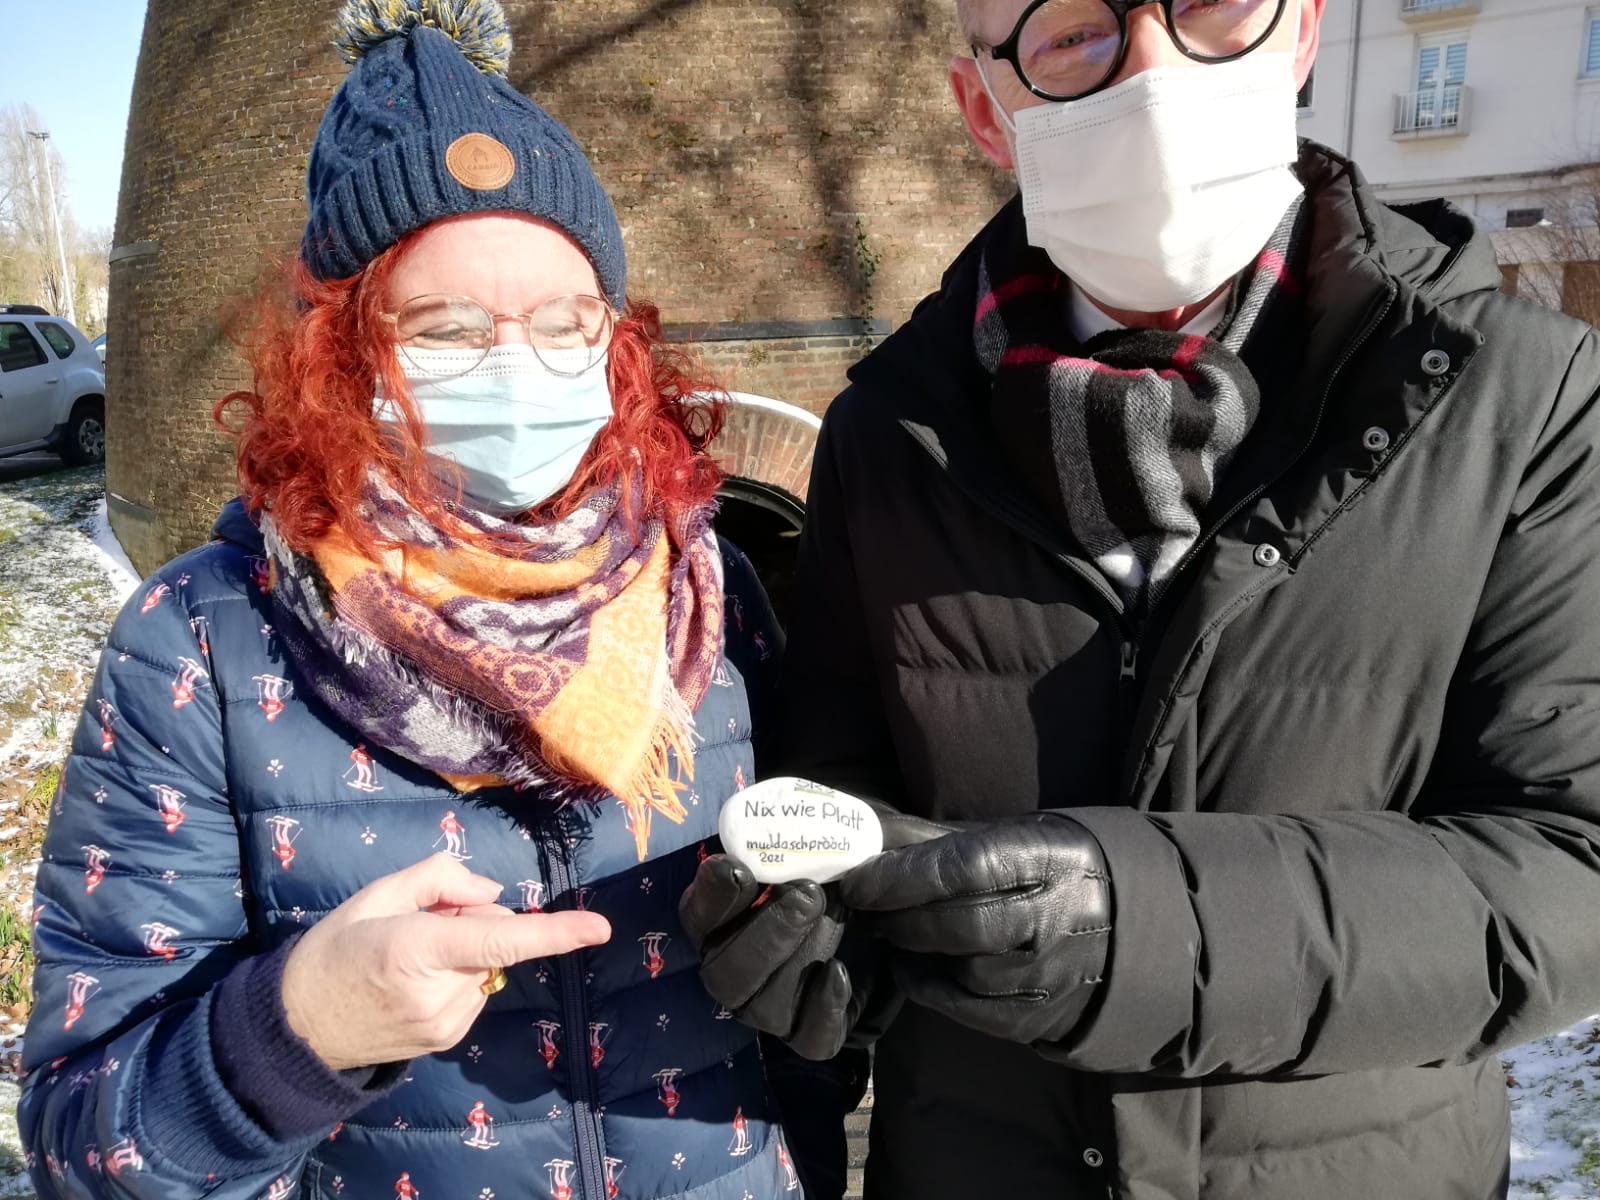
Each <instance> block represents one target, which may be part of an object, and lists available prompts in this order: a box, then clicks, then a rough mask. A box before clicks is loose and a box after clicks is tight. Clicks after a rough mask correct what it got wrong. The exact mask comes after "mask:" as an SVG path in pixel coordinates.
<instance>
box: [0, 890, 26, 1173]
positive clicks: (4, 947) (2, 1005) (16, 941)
mask: <svg viewBox="0 0 1600 1200" xmlns="http://www.w3.org/2000/svg"><path fill="white" fill-rule="evenodd" d="M32 981H33V939H32V938H30V937H29V936H28V926H27V923H26V922H25V921H23V919H22V918H21V917H19V916H18V915H17V912H16V910H15V909H14V908H12V907H11V905H9V904H6V905H0V1009H9V1010H13V1011H21V1010H23V1009H25V1008H26V1007H27V1004H28V1000H29V991H28V989H29V985H30V984H31V983H32ZM3 1169H4V1168H3V1166H0V1170H3Z"/></svg>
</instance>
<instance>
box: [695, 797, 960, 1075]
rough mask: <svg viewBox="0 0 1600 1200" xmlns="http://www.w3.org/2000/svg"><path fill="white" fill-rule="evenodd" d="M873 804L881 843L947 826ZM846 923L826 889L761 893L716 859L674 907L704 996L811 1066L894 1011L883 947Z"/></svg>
mask: <svg viewBox="0 0 1600 1200" xmlns="http://www.w3.org/2000/svg"><path fill="white" fill-rule="evenodd" d="M872 807H873V808H874V810H875V811H877V813H878V815H879V819H880V820H882V822H883V840H884V845H885V846H906V845H911V844H913V843H915V842H918V841H923V840H926V839H929V838H936V837H939V836H941V835H943V834H945V833H947V832H949V830H950V829H951V828H952V827H951V826H948V825H939V824H936V823H934V822H931V821H923V820H920V819H918V818H915V817H906V816H902V815H901V814H899V813H897V812H894V811H893V810H892V809H889V808H886V807H884V806H881V805H878V804H875V803H874V804H873V805H872ZM846 917H847V913H846V910H845V908H844V906H843V905H842V904H841V903H840V902H839V899H838V889H837V887H836V886H835V885H833V884H829V885H827V886H826V887H823V886H822V885H820V884H817V883H813V882H811V881H809V880H797V881H795V882H793V883H778V884H772V885H770V887H769V886H768V885H766V884H762V883H757V882H756V880H755V878H754V877H753V876H752V875H751V874H750V871H749V869H748V868H746V867H744V866H741V865H740V864H739V863H736V862H734V861H733V860H732V859H730V858H728V857H727V856H726V855H721V854H716V855H712V856H711V857H710V858H707V859H706V860H705V861H704V862H703V863H701V864H700V869H699V871H698V872H697V873H696V874H695V878H694V882H693V883H691V884H690V885H689V888H688V890H687V891H685V892H684V894H683V898H682V899H681V900H679V902H678V919H679V921H681V922H682V924H683V929H684V932H685V933H686V934H688V936H689V940H690V941H691V942H692V943H693V944H694V947H695V949H696V950H698V951H699V953H700V978H701V979H702V980H703V981H704V983H705V985H706V990H707V991H709V992H710V993H711V994H712V996H714V997H715V998H716V999H717V1000H718V1001H720V1002H721V1003H722V1004H723V1005H724V1006H725V1007H727V1008H728V1009H729V1010H730V1011H731V1012H732V1013H733V1015H734V1016H735V1017H737V1018H738V1019H739V1020H741V1021H743V1022H744V1023H745V1024H746V1025H751V1026H754V1027H755V1028H756V1029H760V1030H762V1031H763V1032H766V1033H770V1034H773V1035H774V1036H776V1037H780V1038H782V1039H783V1040H784V1041H786V1042H788V1043H789V1045H790V1046H792V1047H793V1048H794V1050H795V1052H796V1053H797V1054H800V1055H802V1056H804V1057H806V1058H810V1059H817V1060H822V1059H828V1058H832V1057H833V1056H834V1055H836V1054H838V1053H839V1051H840V1050H841V1049H842V1048H843V1047H844V1045H845V1042H846V1038H847V1037H848V1036H849V1035H850V1034H851V1033H852V1032H855V1033H856V1034H857V1035H858V1037H860V1038H863V1039H870V1038H871V1037H872V1036H875V1035H876V1034H877V1033H880V1032H882V1029H883V1028H884V1027H886V1026H887V1025H888V1022H889V1021H890V1020H891V1019H892V1018H893V1015H894V1012H895V1010H896V1009H897V1008H898V1006H899V996H898V993H897V992H895V991H894V989H893V988H892V986H891V983H890V973H889V965H888V962H887V955H886V954H885V948H884V947H883V946H882V945H881V943H877V942H875V940H874V939H873V938H872V936H871V934H870V932H869V931H867V930H865V929H860V930H856V929H851V928H850V923H849V922H848V921H847V920H846Z"/></svg>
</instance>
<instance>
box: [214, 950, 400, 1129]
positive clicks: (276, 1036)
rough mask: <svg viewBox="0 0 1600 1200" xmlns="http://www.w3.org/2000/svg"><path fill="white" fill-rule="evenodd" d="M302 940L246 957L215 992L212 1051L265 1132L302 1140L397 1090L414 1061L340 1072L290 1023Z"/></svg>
mask: <svg viewBox="0 0 1600 1200" xmlns="http://www.w3.org/2000/svg"><path fill="white" fill-rule="evenodd" d="M298 941H299V935H296V936H295V937H293V938H290V939H289V940H288V941H287V942H285V943H284V944H283V945H281V946H279V947H278V948H277V949H276V950H273V951H272V952H271V953H268V954H260V955H257V956H255V957H254V958H249V959H246V960H245V961H244V962H242V963H240V964H239V965H238V966H237V967H236V968H234V970H233V971H232V972H231V973H229V974H228V975H227V977H226V978H224V979H223V980H222V982H221V983H220V984H218V985H217V987H216V988H215V989H214V990H213V992H212V999H211V1004H212V1010H211V1053H212V1055H213V1057H214V1058H215V1059H216V1063H217V1073H218V1074H219V1075H220V1076H221V1077H222V1081H223V1083H224V1084H225V1085H226V1086H227V1088H228V1090H229V1091H230V1092H231V1093H232V1094H233V1096H234V1098H235V1099H236V1100H237V1101H238V1102H239V1106H240V1107H241V1108H242V1109H244V1110H245V1112H247V1113H248V1114H249V1115H250V1116H251V1117H252V1118H254V1120H255V1121H256V1123H257V1124H259V1125H260V1126H261V1129H262V1130H263V1132H265V1133H266V1134H267V1135H268V1136H269V1137H271V1138H272V1139H274V1140H275V1141H279V1142H290V1143H292V1142H300V1141H304V1140H305V1139H306V1138H308V1137H311V1136H312V1135H315V1134H319V1133H326V1132H327V1131H328V1130H330V1129H332V1128H333V1126H334V1125H336V1124H337V1123H338V1122H340V1121H342V1120H343V1119H345V1118H346V1117H348V1116H350V1115H351V1114H353V1113H356V1112H358V1111H360V1110H361V1109H363V1108H365V1107H366V1106H367V1105H368V1104H370V1103H371V1102H372V1101H373V1100H375V1099H377V1098H378V1097H379V1096H382V1095H384V1094H385V1093H387V1092H389V1091H392V1090H393V1089H394V1088H395V1087H396V1086H398V1084H399V1083H400V1081H401V1079H402V1078H403V1077H404V1075H405V1070H406V1067H407V1066H408V1065H409V1064H407V1063H392V1064H388V1065H385V1066H379V1067H364V1068H361V1069H359V1070H353V1071H336V1070H334V1069H333V1068H331V1067H329V1066H328V1065H327V1064H326V1063H324V1062H323V1061H322V1059H321V1058H319V1057H318V1056H317V1052H316V1051H315V1050H313V1049H312V1048H311V1045H310V1043H308V1042H307V1041H306V1040H305V1039H304V1038H302V1037H300V1036H299V1035H298V1034H297V1033H295V1031H294V1030H293V1029H292V1028H290V1026H289V1015H288V1013H287V1012H286V1011H285V1010H284V1007H283V972H284V968H285V966H286V965H287V964H288V961H289V953H290V951H291V950H293V949H294V946H295V944H296V943H297V942H298Z"/></svg>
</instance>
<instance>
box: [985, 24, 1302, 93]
mask: <svg viewBox="0 0 1600 1200" xmlns="http://www.w3.org/2000/svg"><path fill="white" fill-rule="evenodd" d="M1286 3H1287V0H1033V3H1031V4H1029V5H1028V7H1027V8H1025V9H1023V10H1022V16H1021V17H1019V18H1018V19H1017V23H1016V24H1015V25H1013V26H1012V27H1011V35H1010V36H1009V37H1007V38H1006V40H1005V41H1003V42H1001V43H1000V44H999V45H996V46H984V45H983V44H982V43H974V44H973V47H972V53H973V55H974V56H979V55H980V52H982V51H987V52H988V55H989V57H990V58H992V59H998V60H1000V61H1002V62H1008V63H1010V64H1011V67H1012V69H1013V70H1014V71H1016V73H1017V78H1018V79H1020V80H1021V81H1022V84H1023V86H1024V87H1026V88H1027V89H1028V90H1029V91H1030V92H1032V93H1033V94H1034V95H1035V96H1042V97H1043V98H1044V99H1046V100H1081V99H1083V98H1084V97H1085V96H1089V95H1092V94H1093V93H1095V92H1098V91H1100V90H1101V89H1102V88H1104V87H1105V86H1106V85H1107V84H1109V83H1110V82H1111V80H1112V79H1114V78H1115V77H1116V74H1117V72H1118V71H1119V70H1121V69H1122V63H1123V60H1124V59H1125V58H1127V55H1128V14H1129V13H1131V12H1132V11H1133V10H1134V9H1136V8H1140V7H1143V6H1144V5H1146V4H1159V5H1160V6H1161V10H1162V12H1163V14H1164V15H1165V16H1166V18H1167V32H1168V34H1169V35H1170V36H1171V38H1172V41H1173V44H1174V45H1176V46H1177V47H1178V49H1179V50H1180V51H1181V52H1182V53H1183V54H1184V55H1186V56H1187V57H1189V58H1192V59H1196V60H1197V61H1199V62H1207V63H1220V62H1228V61H1230V60H1231V59H1235V58H1241V57H1243V56H1244V55H1246V54H1249V53H1250V52H1251V51H1252V50H1254V49H1256V47H1258V46H1260V45H1261V43H1262V42H1264V41H1266V40H1267V38H1268V37H1270V36H1271V35H1272V31H1273V30H1274V29H1276V28H1277V27H1278V22H1279V21H1280V20H1281V19H1282V18H1283V10H1284V7H1285V5H1286ZM979 61H980V63H981V61H982V59H981V57H980V59H979Z"/></svg>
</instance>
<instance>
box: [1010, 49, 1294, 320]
mask: <svg viewBox="0 0 1600 1200" xmlns="http://www.w3.org/2000/svg"><path fill="white" fill-rule="evenodd" d="M1015 122H1016V124H1015V128H1016V164H1017V180H1018V182H1019V184H1020V185H1021V187H1022V203H1023V212H1024V215H1025V216H1026V218H1027V223H1028V242H1029V244H1030V245H1033V246H1037V247H1038V248H1039V249H1041V250H1043V251H1044V252H1045V253H1046V254H1048V255H1049V256H1050V259H1051V261H1052V262H1054V263H1055V265H1056V266H1057V267H1058V268H1060V270H1061V271H1062V273H1063V274H1065V275H1066V276H1067V278H1069V279H1071V280H1072V281H1073V282H1074V283H1076V284H1077V285H1078V286H1079V287H1081V288H1083V290H1084V291H1086V292H1088V293H1089V295H1091V296H1093V297H1094V298H1095V299H1097V300H1099V301H1100V302H1101V303H1103V304H1108V305H1110V306H1112V307H1113V308H1120V309H1125V310H1128V311H1130V312H1167V311H1170V310H1172V309H1176V308H1182V307H1184V306H1186V305H1190V304H1198V303H1199V302H1200V301H1202V300H1205V299H1206V298H1208V297H1209V296H1211V295H1212V294H1213V293H1215V292H1216V291H1217V290H1218V289H1219V288H1220V287H1222V285H1223V284H1225V283H1227V282H1228V280H1230V279H1232V278H1233V277H1234V276H1235V275H1237V274H1238V273H1239V272H1240V271H1242V270H1243V269H1244V268H1245V267H1246V266H1247V265H1248V264H1249V263H1250V261H1251V259H1253V258H1254V257H1255V256H1256V255H1257V254H1258V253H1260V251H1261V249H1262V247H1263V246H1265V245H1266V244H1267V242H1268V241H1269V240H1270V239H1271V237H1272V233H1273V230H1275V229H1276V228H1277V226H1278V223H1279V221H1281V220H1282V219H1283V214H1284V213H1285V212H1286V211H1287V210H1288V208H1289V205H1290V203H1291V202H1292V201H1293V200H1294V198H1295V197H1296V196H1297V195H1299V194H1300V191H1301V187H1300V182H1299V180H1297V179H1296V178H1295V176H1294V172H1293V171H1292V170H1291V167H1292V165H1293V164H1294V162H1295V161H1296V159H1297V158H1298V157H1299V142H1298V137H1297V134H1296V130H1295V82H1294V58H1293V56H1292V55H1289V54H1282V53H1277V54H1261V53H1256V54H1250V55H1247V56H1246V57H1244V58H1241V59H1238V60H1236V61H1234V62H1228V63H1217V64H1214V65H1210V66H1193V67H1158V68H1155V69H1152V70H1149V71H1144V72H1141V73H1140V74H1138V75H1135V76H1133V77H1132V78H1131V79H1128V80H1125V81H1124V82H1122V83H1120V84H1118V85H1117V86H1116V87H1113V88H1109V89H1107V90H1106V91H1103V92H1097V93H1096V94H1095V95H1093V96H1089V97H1087V98H1085V99H1083V100H1072V101H1067V102H1065V103H1058V104H1041V105H1036V106H1034V107H1031V108H1025V109H1022V110H1021V111H1019V112H1018V113H1017V114H1016V116H1015Z"/></svg>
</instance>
